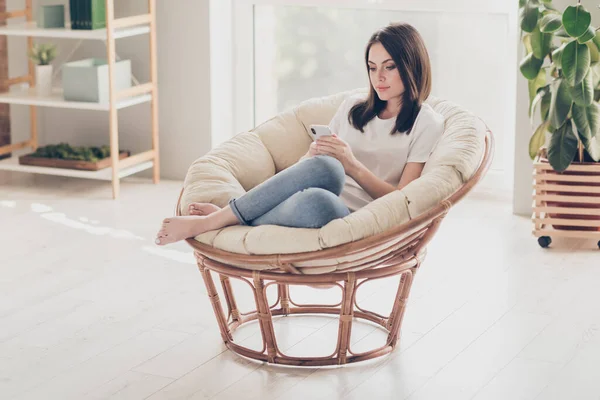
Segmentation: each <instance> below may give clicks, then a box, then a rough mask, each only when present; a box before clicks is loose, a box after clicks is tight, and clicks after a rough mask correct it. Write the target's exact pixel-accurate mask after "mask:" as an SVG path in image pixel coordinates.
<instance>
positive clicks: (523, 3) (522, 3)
mask: <svg viewBox="0 0 600 400" xmlns="http://www.w3.org/2000/svg"><path fill="white" fill-rule="evenodd" d="M526 2H527V0H519V8H521V7H523V6H525V3H526Z"/></svg>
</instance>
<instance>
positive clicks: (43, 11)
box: [37, 4, 65, 28]
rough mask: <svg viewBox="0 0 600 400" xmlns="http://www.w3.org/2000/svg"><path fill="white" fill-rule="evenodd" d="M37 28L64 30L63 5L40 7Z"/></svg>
mask: <svg viewBox="0 0 600 400" xmlns="http://www.w3.org/2000/svg"><path fill="white" fill-rule="evenodd" d="M37 26H38V27H39V28H64V27H65V6H64V5H62V4H58V5H52V6H40V8H39V9H38V18H37Z"/></svg>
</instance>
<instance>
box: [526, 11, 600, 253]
mask: <svg viewBox="0 0 600 400" xmlns="http://www.w3.org/2000/svg"><path fill="white" fill-rule="evenodd" d="M519 7H520V23H521V31H522V34H523V35H522V38H523V45H524V48H525V50H526V55H525V57H524V58H523V60H522V61H521V64H520V70H521V73H522V74H523V76H524V77H525V78H527V80H528V81H529V96H530V104H529V113H530V116H531V121H532V125H533V121H534V120H535V119H536V114H537V109H538V108H539V120H540V123H539V125H537V128H536V129H532V130H533V135H532V137H531V140H530V143H529V154H530V156H531V157H532V159H535V164H534V166H535V178H534V199H535V203H534V214H533V220H534V225H535V226H534V234H535V235H536V236H538V238H539V239H538V242H539V244H540V245H541V246H542V247H548V246H549V245H550V243H551V238H550V235H553V236H566V237H581V238H589V239H600V134H598V130H599V129H600V104H599V103H598V101H599V100H600V32H597V29H596V28H595V27H594V26H592V21H591V14H590V13H589V12H588V11H587V10H586V9H585V7H584V6H583V5H581V1H578V2H577V3H574V4H573V5H571V6H568V7H567V8H566V9H565V10H564V11H563V12H561V11H559V10H558V9H556V8H555V7H554V6H553V5H552V1H551V0H519ZM534 127H535V126H534ZM598 245H599V246H600V242H598Z"/></svg>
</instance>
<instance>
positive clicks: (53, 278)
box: [0, 173, 600, 400]
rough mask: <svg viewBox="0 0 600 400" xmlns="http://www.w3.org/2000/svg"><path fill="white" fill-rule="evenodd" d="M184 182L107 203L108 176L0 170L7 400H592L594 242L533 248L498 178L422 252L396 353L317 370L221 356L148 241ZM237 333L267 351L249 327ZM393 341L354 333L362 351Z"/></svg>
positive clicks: (294, 342)
mask: <svg viewBox="0 0 600 400" xmlns="http://www.w3.org/2000/svg"><path fill="white" fill-rule="evenodd" d="M491 176H492V175H491ZM180 185H181V184H180V183H179V182H163V183H161V184H160V185H157V186H155V185H152V184H150V183H148V181H145V180H139V179H138V180H125V181H124V182H123V185H122V191H121V198H120V199H119V200H118V201H113V200H111V199H110V195H111V191H110V185H109V184H107V183H103V182H95V181H87V180H79V179H69V178H60V177H50V176H35V175H26V174H21V173H0V223H1V227H2V229H1V230H0V250H1V253H0V257H1V258H0V259H1V261H0V399H3V400H4V399H35V400H40V399H42V400H47V399H52V400H54V399H56V400H66V399H77V400H80V399H96V400H97V399H127V400H130V399H131V400H134V399H151V400H159V399H276V398H281V399H286V400H289V399H321V398H322V399H365V398H368V399H386V398H389V399H411V400H416V399H445V400H446V399H477V400H480V399H503V400H504V399H511V400H515V399H540V400H541V399H543V400H547V399H598V398H599V397H600V379H599V378H600V368H599V365H600V290H599V289H598V287H599V286H600V252H599V250H598V249H597V247H596V244H595V243H594V242H593V241H577V240H558V239H556V240H555V241H554V244H553V248H551V249H547V250H543V249H541V248H539V246H538V245H537V243H536V240H535V238H533V237H532V236H531V234H530V232H531V228H532V226H531V223H530V221H529V220H528V219H527V218H522V217H516V216H513V215H511V206H510V204H511V199H510V195H509V194H507V193H505V192H502V191H500V190H498V189H496V187H497V185H496V184H495V182H494V181H493V180H492V178H489V179H486V181H485V182H484V183H483V184H482V185H481V186H480V187H479V188H478V189H477V190H476V191H475V192H474V193H472V194H471V195H470V196H469V198H468V199H467V200H465V201H463V202H462V203H460V204H459V205H458V206H457V207H455V208H454V209H453V210H452V211H451V213H450V214H449V216H448V217H447V219H446V221H445V222H444V224H443V225H442V227H441V229H440V231H439V234H438V235H437V236H436V238H435V239H434V241H433V242H432V243H431V245H430V246H429V254H428V257H427V259H426V262H425V263H424V265H423V267H422V269H421V270H420V271H419V274H417V276H416V281H415V284H414V286H413V291H412V294H411V297H410V301H409V304H408V309H407V312H406V316H405V320H404V325H403V330H402V339H401V345H400V349H398V350H397V351H396V352H394V353H392V354H391V355H389V356H387V357H384V358H381V359H378V360H374V361H370V362H367V363H365V364H359V365H351V366H344V367H342V368H308V369H301V368H285V367H273V366H268V365H263V364H261V363H257V362H253V361H249V360H246V359H244V358H241V357H239V356H237V355H235V354H233V353H231V352H230V351H227V350H225V348H224V346H223V344H222V343H221V340H220V336H219V334H218V329H217V325H216V321H215V319H214V316H213V313H212V310H211V307H210V304H209V301H208V298H207V296H206V291H205V289H204V285H203V282H202V280H201V277H200V274H199V273H198V270H197V268H196V266H195V264H194V260H193V257H192V254H191V252H190V250H189V249H188V247H187V245H185V244H176V245H172V246H169V247H166V248H158V247H156V246H155V245H154V244H153V237H154V234H155V232H156V230H157V229H158V228H159V225H160V221H161V219H162V218H163V217H164V216H168V215H172V212H173V207H174V205H175V201H176V199H177V195H178V192H179V189H180ZM242 294H244V293H242ZM336 294H337V293H336V292H335V290H317V289H314V290H312V291H310V292H307V291H298V292H297V293H294V292H292V295H293V296H294V295H297V296H299V297H303V298H307V297H310V298H311V299H312V300H314V301H318V300H322V299H330V298H333V297H335V296H336ZM391 294H392V285H383V286H382V287H371V288H370V289H369V290H365V293H364V295H362V298H359V302H364V303H361V304H365V305H368V306H370V307H375V308H378V309H382V310H384V311H386V310H389V307H390V306H391V299H390V295H391ZM245 295H247V293H246V294H245ZM275 326H276V330H277V334H278V335H279V338H280V344H281V346H282V348H284V349H286V351H287V352H288V353H289V354H292V355H294V354H306V353H307V352H312V353H313V354H315V353H316V354H320V355H324V354H326V353H328V352H330V351H331V350H332V347H333V345H334V344H335V343H334V342H335V339H336V338H335V332H336V330H337V323H336V320H335V319H331V318H324V317H302V318H295V317H294V318H292V317H284V318H282V319H280V320H278V321H277V323H276V324H275ZM236 338H239V339H240V340H243V341H244V343H245V344H247V345H249V346H257V345H258V344H259V343H260V338H259V336H258V335H257V331H256V326H255V325H250V326H248V327H247V328H245V329H243V330H240V331H239V332H238V333H237V334H236ZM384 338H385V335H383V334H382V333H381V332H380V331H378V330H377V329H375V328H374V327H373V326H371V325H368V324H359V325H358V326H357V327H356V329H354V330H353V338H352V339H353V340H352V341H353V345H354V346H355V348H356V350H360V349H361V348H366V347H368V346H374V345H376V344H377V343H378V342H380V341H382V340H383V339H384Z"/></svg>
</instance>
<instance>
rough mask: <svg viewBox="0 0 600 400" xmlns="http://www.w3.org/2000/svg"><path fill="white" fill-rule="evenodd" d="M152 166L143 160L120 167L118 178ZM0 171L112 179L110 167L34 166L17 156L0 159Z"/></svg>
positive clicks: (152, 164) (102, 179) (150, 162)
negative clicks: (88, 168)
mask: <svg viewBox="0 0 600 400" xmlns="http://www.w3.org/2000/svg"><path fill="white" fill-rule="evenodd" d="M153 166H154V162H153V161H145V162H142V163H140V164H137V165H132V166H131V167H128V168H125V169H122V170H120V171H119V178H124V177H126V176H129V175H133V174H136V173H138V172H141V171H144V170H147V169H150V168H152V167H153ZM0 171H15V172H29V173H34V174H44V175H57V176H67V177H73V178H85V179H96V180H101V181H111V180H112V168H111V167H109V168H105V169H101V170H99V171H81V170H76V169H65V168H49V167H34V166H31V165H21V164H19V156H13V157H10V158H7V159H4V160H0Z"/></svg>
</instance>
